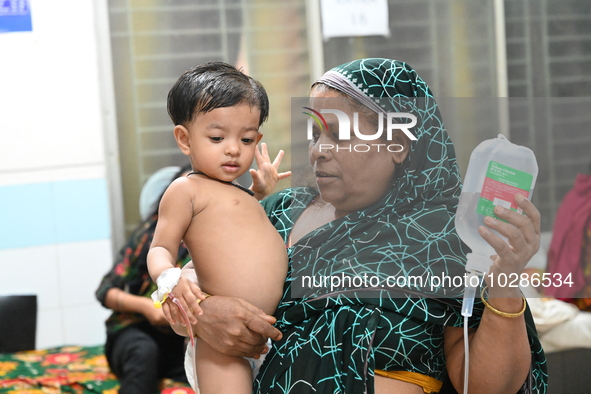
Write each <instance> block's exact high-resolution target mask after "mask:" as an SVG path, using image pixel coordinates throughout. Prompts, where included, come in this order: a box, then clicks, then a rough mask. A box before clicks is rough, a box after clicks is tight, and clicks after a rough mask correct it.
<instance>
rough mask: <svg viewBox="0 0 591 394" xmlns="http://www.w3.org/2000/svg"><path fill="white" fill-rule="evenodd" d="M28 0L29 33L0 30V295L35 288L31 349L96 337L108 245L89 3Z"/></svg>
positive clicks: (102, 314)
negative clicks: (98, 291)
mask: <svg viewBox="0 0 591 394" xmlns="http://www.w3.org/2000/svg"><path fill="white" fill-rule="evenodd" d="M97 1H101V2H102V1H104V0H97ZM30 3H31V13H32V24H33V31H32V32H14V33H2V34H0V53H1V54H2V55H1V56H2V61H0V76H1V78H2V79H1V82H0V295H12V294H37V297H38V308H39V311H38V323H37V347H38V348H45V347H50V346H59V345H65V344H76V345H93V344H99V343H102V342H103V341H104V338H105V335H104V320H105V318H106V317H107V315H108V312H107V310H105V309H104V308H102V307H101V306H100V305H99V304H98V302H97V301H96V300H95V298H94V291H95V289H96V287H97V285H98V283H99V281H100V279H101V277H102V275H103V274H104V273H105V272H106V271H107V270H108V269H109V267H110V265H111V262H112V251H111V218H110V216H109V191H108V181H107V176H106V174H107V173H108V171H107V158H106V153H105V151H106V150H105V142H104V141H105V136H104V124H103V118H104V116H103V111H104V109H103V108H102V102H101V86H100V79H99V78H100V77H99V69H98V67H99V66H98V62H99V56H100V55H99V51H98V48H97V36H96V35H97V31H98V29H97V26H96V15H95V12H96V11H95V6H96V4H93V0H64V1H61V2H59V3H55V2H48V1H31V2H30Z"/></svg>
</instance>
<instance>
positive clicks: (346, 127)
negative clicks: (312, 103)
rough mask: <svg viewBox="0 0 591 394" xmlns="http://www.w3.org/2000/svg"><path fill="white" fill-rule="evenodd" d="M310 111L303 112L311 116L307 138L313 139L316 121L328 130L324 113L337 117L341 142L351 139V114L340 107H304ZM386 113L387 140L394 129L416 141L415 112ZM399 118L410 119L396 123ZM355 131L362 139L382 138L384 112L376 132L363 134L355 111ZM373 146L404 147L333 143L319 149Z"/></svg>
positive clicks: (364, 149) (397, 146)
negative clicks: (316, 108) (413, 131)
mask: <svg viewBox="0 0 591 394" xmlns="http://www.w3.org/2000/svg"><path fill="white" fill-rule="evenodd" d="M302 108H304V109H306V110H308V111H310V112H303V113H304V114H305V115H308V116H309V119H308V123H307V138H308V140H309V141H312V139H313V129H314V123H316V124H317V125H318V127H319V128H320V130H327V129H328V123H327V122H326V119H324V116H322V114H334V115H335V116H336V117H337V122H338V125H339V137H338V140H339V142H341V141H349V140H351V120H350V119H349V116H348V115H347V114H346V113H345V112H343V111H341V110H338V109H321V110H320V111H316V110H314V109H312V108H310V107H302ZM385 115H386V127H385V129H386V140H387V141H392V133H393V131H394V130H400V131H402V132H403V133H404V134H405V135H406V136H407V137H408V138H409V139H410V140H412V141H416V140H417V137H415V136H414V135H413V134H412V133H411V132H410V130H409V129H410V128H412V127H414V126H415V125H416V124H417V117H416V116H415V115H413V114H410V113H407V112H388V113H387V114H385ZM397 118H403V119H410V122H409V123H394V122H393V120H394V119H397ZM353 133H355V137H357V138H358V139H360V140H362V141H376V140H379V139H380V138H382V135H383V133H384V114H378V129H377V131H376V132H375V133H374V134H362V133H361V132H360V131H359V113H358V112H354V113H353ZM372 147H375V148H377V150H378V151H379V150H380V148H382V147H383V148H385V149H387V150H388V151H389V152H401V151H402V150H403V149H404V147H403V146H402V145H400V144H395V143H394V144H376V143H374V144H367V143H365V144H355V145H348V146H343V145H341V144H340V143H339V144H338V145H336V146H335V145H333V144H320V146H319V149H320V151H322V150H323V149H325V150H329V149H336V150H337V151H340V150H347V151H349V152H351V151H355V152H369V151H370V150H371V149H372Z"/></svg>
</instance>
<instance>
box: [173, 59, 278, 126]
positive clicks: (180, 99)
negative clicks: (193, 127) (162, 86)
mask: <svg viewBox="0 0 591 394" xmlns="http://www.w3.org/2000/svg"><path fill="white" fill-rule="evenodd" d="M241 103H247V104H249V105H250V106H252V107H258V108H259V109H260V111H261V117H260V120H259V126H260V125H261V124H263V122H264V121H265V120H267V117H268V116H269V98H268V97H267V92H266V91H265V88H264V87H263V85H261V83H260V82H258V81H257V80H255V79H253V78H251V77H249V76H248V75H246V74H243V73H242V72H241V71H239V70H238V69H237V68H236V67H234V66H231V65H229V64H227V63H223V62H209V63H204V64H200V65H198V66H195V67H192V68H190V69H189V70H187V71H186V72H185V73H184V74H183V75H181V76H180V77H179V79H178V80H177V81H176V83H175V84H174V86H173V87H172V89H170V92H169V93H168V102H167V107H168V115H169V116H170V119H172V122H173V123H174V124H175V125H182V124H185V123H187V122H190V121H191V120H192V119H193V117H194V116H195V114H198V113H207V112H209V111H212V110H214V109H216V108H224V107H231V106H233V105H236V104H241Z"/></svg>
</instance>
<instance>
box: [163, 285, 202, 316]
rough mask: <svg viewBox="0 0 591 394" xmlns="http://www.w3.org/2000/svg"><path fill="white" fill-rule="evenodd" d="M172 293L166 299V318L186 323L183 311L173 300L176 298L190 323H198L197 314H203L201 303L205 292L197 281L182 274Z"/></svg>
mask: <svg viewBox="0 0 591 394" xmlns="http://www.w3.org/2000/svg"><path fill="white" fill-rule="evenodd" d="M171 295H172V297H170V296H169V298H168V299H167V300H166V307H164V314H165V316H166V319H167V320H168V321H169V322H172V323H173V324H174V323H175V322H176V323H180V324H182V325H186V322H185V319H184V317H183V313H182V312H181V311H180V310H179V308H178V305H176V304H175V303H174V302H173V301H172V299H173V298H176V299H177V300H178V302H179V303H180V304H181V306H182V307H183V310H184V311H185V313H186V314H187V317H188V318H189V323H190V324H196V323H197V316H199V315H202V314H203V311H202V310H201V307H200V306H199V303H200V302H201V301H203V300H204V299H205V294H203V292H202V291H201V289H200V288H199V287H198V286H197V285H196V284H195V283H193V282H191V281H190V280H188V279H187V278H185V277H182V276H181V278H180V279H179V283H178V284H177V285H176V286H175V287H174V289H172V292H171Z"/></svg>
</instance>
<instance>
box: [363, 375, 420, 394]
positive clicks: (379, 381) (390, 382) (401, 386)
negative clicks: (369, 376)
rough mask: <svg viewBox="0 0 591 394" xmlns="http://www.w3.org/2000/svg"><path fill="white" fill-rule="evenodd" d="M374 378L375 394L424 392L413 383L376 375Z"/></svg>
mask: <svg viewBox="0 0 591 394" xmlns="http://www.w3.org/2000/svg"><path fill="white" fill-rule="evenodd" d="M374 379H375V394H392V393H396V394H424V392H423V389H422V388H421V387H419V386H417V385H416V384H413V383H409V382H403V381H402V380H396V379H390V378H385V377H383V376H377V375H376V376H375V378H374Z"/></svg>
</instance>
